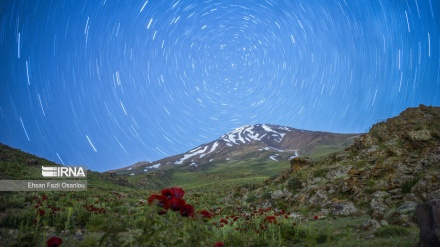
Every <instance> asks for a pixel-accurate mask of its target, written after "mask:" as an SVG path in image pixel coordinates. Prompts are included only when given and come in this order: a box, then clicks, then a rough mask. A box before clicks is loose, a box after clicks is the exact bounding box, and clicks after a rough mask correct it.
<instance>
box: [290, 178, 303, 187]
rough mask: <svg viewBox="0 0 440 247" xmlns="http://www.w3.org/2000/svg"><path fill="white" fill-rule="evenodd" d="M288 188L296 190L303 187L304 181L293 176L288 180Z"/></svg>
mask: <svg viewBox="0 0 440 247" xmlns="http://www.w3.org/2000/svg"><path fill="white" fill-rule="evenodd" d="M287 188H289V189H292V190H296V189H301V188H302V182H301V180H300V179H299V178H296V177H292V178H290V179H289V180H288V181H287Z"/></svg>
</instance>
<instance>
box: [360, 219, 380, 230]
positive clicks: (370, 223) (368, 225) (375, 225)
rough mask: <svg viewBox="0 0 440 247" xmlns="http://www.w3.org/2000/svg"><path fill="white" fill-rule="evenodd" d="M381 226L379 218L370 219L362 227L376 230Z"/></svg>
mask: <svg viewBox="0 0 440 247" xmlns="http://www.w3.org/2000/svg"><path fill="white" fill-rule="evenodd" d="M380 227H381V225H380V223H379V222H378V221H377V220H374V219H369V220H367V221H365V222H364V223H362V224H361V228H362V229H363V230H365V231H374V230H377V229H379V228H380Z"/></svg>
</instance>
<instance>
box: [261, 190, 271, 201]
mask: <svg viewBox="0 0 440 247" xmlns="http://www.w3.org/2000/svg"><path fill="white" fill-rule="evenodd" d="M261 198H263V199H265V200H269V199H271V198H272V194H271V193H270V192H269V191H265V192H263V194H262V195H261Z"/></svg>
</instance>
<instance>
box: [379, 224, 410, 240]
mask: <svg viewBox="0 0 440 247" xmlns="http://www.w3.org/2000/svg"><path fill="white" fill-rule="evenodd" d="M407 234H409V230H408V228H406V227H403V226H393V225H390V226H384V227H381V228H379V229H378V230H377V231H376V232H375V233H374V235H376V236H377V237H383V238H388V237H398V236H406V235H407Z"/></svg>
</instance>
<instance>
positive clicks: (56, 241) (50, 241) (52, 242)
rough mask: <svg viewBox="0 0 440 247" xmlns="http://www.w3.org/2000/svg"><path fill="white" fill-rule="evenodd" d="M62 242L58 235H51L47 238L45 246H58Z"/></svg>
mask: <svg viewBox="0 0 440 247" xmlns="http://www.w3.org/2000/svg"><path fill="white" fill-rule="evenodd" d="M62 243H63V240H62V239H61V238H59V237H51V238H49V239H48V240H47V242H46V245H47V247H59V246H61V244H62Z"/></svg>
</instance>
